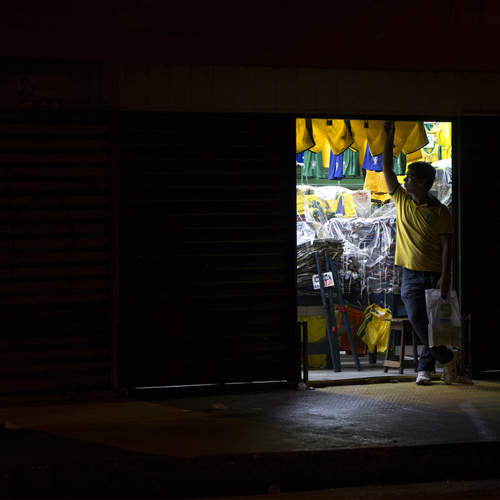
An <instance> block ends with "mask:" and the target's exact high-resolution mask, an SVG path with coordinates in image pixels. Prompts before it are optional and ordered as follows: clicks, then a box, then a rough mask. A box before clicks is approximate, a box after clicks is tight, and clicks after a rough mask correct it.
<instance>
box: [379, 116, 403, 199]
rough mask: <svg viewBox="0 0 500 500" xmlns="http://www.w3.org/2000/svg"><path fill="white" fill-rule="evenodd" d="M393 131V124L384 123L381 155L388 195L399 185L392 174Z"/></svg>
mask: <svg viewBox="0 0 500 500" xmlns="http://www.w3.org/2000/svg"><path fill="white" fill-rule="evenodd" d="M394 131H395V128H394V122H385V123H384V133H385V145H384V153H383V155H382V168H383V170H384V177H385V183H386V185H387V189H388V191H389V193H392V192H393V191H394V190H395V189H396V188H397V186H398V185H399V182H398V178H397V176H396V174H395V173H394V156H393V149H394Z"/></svg>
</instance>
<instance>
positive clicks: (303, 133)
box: [295, 118, 314, 153]
mask: <svg viewBox="0 0 500 500" xmlns="http://www.w3.org/2000/svg"><path fill="white" fill-rule="evenodd" d="M295 143H296V144H295V152H296V153H302V152H303V151H306V150H308V149H310V148H312V147H313V146H314V140H313V138H312V137H311V135H310V134H309V131H308V130H307V127H306V119H305V118H297V119H296V120H295Z"/></svg>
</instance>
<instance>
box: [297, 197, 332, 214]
mask: <svg viewBox="0 0 500 500" xmlns="http://www.w3.org/2000/svg"><path fill="white" fill-rule="evenodd" d="M314 202H316V204H317V205H319V207H320V209H321V210H323V214H324V215H325V216H326V214H327V213H328V212H329V211H330V207H329V205H328V203H327V202H326V201H325V200H324V199H323V198H320V197H319V196H316V195H315V194H303V193H298V194H297V213H299V214H301V215H303V214H306V213H307V214H308V215H309V213H310V210H315V209H317V207H314Z"/></svg>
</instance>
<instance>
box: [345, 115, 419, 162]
mask: <svg viewBox="0 0 500 500" xmlns="http://www.w3.org/2000/svg"><path fill="white" fill-rule="evenodd" d="M384 123H385V122H384V121H383V120H351V122H350V125H351V132H352V138H353V141H354V143H353V147H355V149H357V150H358V151H362V150H363V149H362V148H364V145H365V141H368V147H369V148H370V153H371V154H372V156H378V155H380V154H382V153H383V152H384V145H385V133H384ZM394 128H395V131H394V150H393V155H394V156H399V154H400V153H401V151H403V152H404V153H405V154H409V153H413V152H414V151H416V150H418V149H420V148H421V147H423V146H425V145H426V144H427V142H428V139H427V135H426V133H425V127H424V123H423V122H403V121H398V122H395V123H394Z"/></svg>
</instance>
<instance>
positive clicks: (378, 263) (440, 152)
mask: <svg viewBox="0 0 500 500" xmlns="http://www.w3.org/2000/svg"><path fill="white" fill-rule="evenodd" d="M383 123H384V122H383V121H381V120H357V119H343V118H341V119H329V118H324V117H322V118H298V119H297V122H296V186H297V188H296V190H297V305H298V310H297V312H298V321H299V322H300V323H302V324H303V323H306V324H307V331H308V347H309V355H308V356H307V362H306V360H305V359H304V358H303V360H302V369H303V375H306V373H305V372H304V368H305V369H306V370H307V377H308V379H309V381H310V382H311V383H328V382H329V381H342V380H346V379H366V378H367V377H370V378H373V377H383V378H385V377H394V376H398V375H400V373H399V371H398V370H396V369H389V370H387V372H384V369H383V368H384V367H383V362H384V359H385V356H386V351H387V339H388V333H389V323H388V322H387V321H383V319H386V318H389V317H393V318H396V317H405V316H406V310H405V308H404V304H403V303H402V301H401V295H400V284H401V268H399V267H398V266H395V264H394V256H395V242H396V216H395V210H394V204H393V202H392V201H391V199H390V196H389V194H388V192H387V186H386V185H385V180H384V178H383V173H382V172H381V170H382V151H383V144H384V137H385V135H384V132H383ZM396 128H397V129H398V128H399V131H400V133H399V136H398V142H397V144H396V147H395V151H394V153H395V154H394V171H395V172H396V174H397V175H398V180H399V181H400V182H403V179H404V177H405V173H406V170H407V166H408V165H409V164H410V163H412V162H414V161H426V162H429V163H431V164H432V165H433V166H434V167H435V169H436V181H435V182H434V185H433V187H432V189H431V195H433V196H435V197H436V198H438V199H439V200H440V201H441V202H442V203H443V204H445V205H446V206H447V207H448V208H449V210H450V212H451V213H452V216H453V168H452V133H453V131H452V123H451V121H411V120H407V121H400V122H396ZM325 250H327V251H328V252H329V255H330V256H331V258H332V259H333V260H334V262H335V264H336V268H337V272H338V277H339V282H340V289H341V293H342V298H343V301H344V302H345V304H346V307H347V316H348V319H349V325H350V329H351V332H352V335H353V341H354V344H355V347H356V349H355V352H356V354H355V355H354V354H353V349H352V346H353V344H352V343H351V342H350V341H349V339H348V335H347V333H342V332H346V327H345V324H344V323H345V321H344V315H343V314H341V313H340V310H339V309H340V305H339V301H338V300H337V298H336V297H334V300H335V318H336V319H335V321H336V323H337V325H338V327H339V333H342V335H339V336H338V342H339V347H338V349H339V350H340V366H336V367H335V368H334V366H333V364H332V360H331V352H332V351H331V350H330V345H329V341H328V338H327V336H326V320H325V310H324V302H323V301H322V297H321V293H320V290H317V289H316V290H315V289H314V288H313V285H312V277H313V275H315V274H317V273H318V271H317V263H316V260H315V252H319V254H320V255H321V256H324V251H325ZM323 262H324V261H322V265H324V264H323ZM324 270H326V269H324ZM452 283H453V276H452ZM325 295H326V299H327V302H328V300H329V298H328V293H327V291H326V289H325ZM368 317H370V318H372V317H373V318H374V321H373V320H371V319H370V327H369V328H367V329H363V332H359V333H360V335H361V336H362V338H363V340H361V339H360V337H358V335H357V333H358V328H359V325H360V323H361V322H362V321H363V320H365V319H366V318H368ZM410 337H411V336H410ZM410 340H411V339H410ZM417 343H418V344H420V343H419V342H417ZM421 347H422V346H421V345H418V346H417V349H418V351H420V350H421ZM389 348H390V356H391V357H394V356H397V357H399V352H400V349H401V348H400V346H399V345H391V346H389ZM404 355H405V359H406V357H407V355H408V359H412V357H413V346H412V345H411V343H410V345H408V346H407V347H406V348H405V350H404ZM356 358H357V359H356ZM337 365H339V363H338V362H337ZM339 369H340V370H339ZM440 369H441V367H439V366H438V372H439V370H440ZM404 375H405V376H414V375H415V374H414V370H413V369H411V370H408V369H405V370H404Z"/></svg>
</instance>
